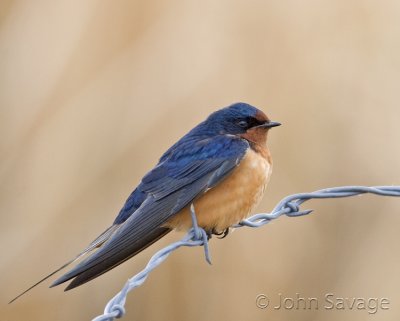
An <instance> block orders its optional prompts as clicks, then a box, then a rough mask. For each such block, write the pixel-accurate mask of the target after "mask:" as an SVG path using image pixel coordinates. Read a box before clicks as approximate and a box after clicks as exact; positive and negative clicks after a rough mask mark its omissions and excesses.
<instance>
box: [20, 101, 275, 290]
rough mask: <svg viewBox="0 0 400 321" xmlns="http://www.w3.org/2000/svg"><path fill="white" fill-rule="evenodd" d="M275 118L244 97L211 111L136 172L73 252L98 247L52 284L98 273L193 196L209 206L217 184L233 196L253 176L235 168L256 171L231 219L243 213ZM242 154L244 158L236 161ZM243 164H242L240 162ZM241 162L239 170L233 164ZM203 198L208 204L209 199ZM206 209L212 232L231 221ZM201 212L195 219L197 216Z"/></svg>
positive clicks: (160, 231)
mask: <svg viewBox="0 0 400 321" xmlns="http://www.w3.org/2000/svg"><path fill="white" fill-rule="evenodd" d="M278 125H280V124H279V123H275V122H271V121H270V120H269V119H268V118H267V116H266V115H265V114H264V113H263V112H261V111H260V110H258V109H257V108H255V107H253V106H251V105H248V104H245V103H236V104H233V105H231V106H229V107H226V108H223V109H221V110H218V111H216V112H214V113H212V114H211V115H210V116H209V117H208V118H207V119H206V120H205V121H203V122H202V123H200V124H199V125H198V126H196V127H195V128H193V129H192V130H191V131H189V132H188V133H187V134H186V135H185V136H183V137H182V138H181V139H180V140H179V141H178V142H177V143H175V144H174V145H173V146H172V147H171V148H169V149H168V150H167V151H166V152H165V153H164V154H163V155H162V156H161V158H160V160H159V162H158V164H157V165H156V166H155V167H154V168H153V169H152V170H151V171H150V172H149V173H147V174H146V175H145V176H144V177H143V179H142V181H141V182H140V184H139V185H138V186H137V187H136V189H135V190H134V191H133V192H132V194H131V195H130V196H129V197H128V199H127V201H126V202H125V204H124V206H123V208H122V209H121V211H120V212H119V214H118V216H117V217H116V218H115V220H114V222H113V225H112V226H111V227H110V228H109V229H107V230H106V231H105V232H103V233H102V234H101V235H100V236H99V237H98V238H97V239H96V240H94V241H93V242H92V243H91V244H90V245H89V246H88V247H87V248H86V249H85V250H84V251H83V252H82V253H81V254H79V255H78V256H77V258H79V257H81V255H83V254H86V253H88V252H90V251H91V250H93V249H94V248H96V247H99V249H98V250H97V251H96V252H94V253H93V254H92V255H90V256H89V257H88V258H87V259H86V260H84V261H82V262H81V263H79V264H78V265H77V266H75V267H74V268H73V269H72V270H71V271H69V272H68V273H66V274H64V275H63V276H62V277H60V278H59V279H57V280H56V281H55V282H54V283H53V284H52V286H55V285H58V284H61V283H63V282H65V281H68V280H70V279H73V281H72V282H71V283H70V284H69V286H68V287H67V290H68V289H71V288H74V287H76V286H79V285H81V284H83V283H85V282H87V281H89V280H91V279H93V278H95V277H97V276H99V275H101V274H103V273H105V272H106V271H108V270H110V269H112V268H113V267H115V266H117V265H119V264H121V263H122V262H124V261H125V260H127V259H129V258H130V257H132V256H134V255H136V254H137V253H139V252H140V251H142V250H143V249H145V248H146V247H147V246H149V245H151V244H152V243H154V242H155V241H157V240H158V239H159V238H160V237H162V236H164V235H165V234H166V233H168V232H169V231H170V230H171V228H175V227H176V226H175V225H173V224H172V223H171V222H172V221H173V220H174V219H177V218H178V217H179V215H183V216H184V218H186V214H185V209H187V208H188V206H189V205H190V204H191V203H192V202H194V201H196V202H197V201H198V204H200V207H204V206H205V207H206V208H208V205H207V204H206V202H207V199H210V201H209V202H215V201H216V200H218V198H219V195H220V194H218V193H220V192H218V190H221V189H222V192H221V193H224V199H225V198H226V197H227V195H228V194H229V193H233V192H235V191H230V190H228V189H229V188H230V186H233V187H234V188H236V189H238V193H239V194H238V195H239V197H240V195H241V193H242V192H241V191H242V190H243V186H242V185H241V181H243V182H252V181H253V180H252V179H250V178H246V179H245V180H241V177H242V176H241V175H256V176H254V178H255V179H254V182H255V184H259V185H255V186H251V187H250V186H249V188H248V189H247V194H248V195H249V196H248V197H249V199H250V200H251V201H246V200H243V201H241V202H240V204H242V205H240V206H243V210H241V209H237V210H235V212H237V213H234V215H236V216H235V217H233V218H232V219H234V220H236V219H237V218H240V217H241V215H243V214H247V211H250V209H251V206H252V204H251V202H258V200H259V199H260V196H261V195H262V193H263V191H264V188H265V185H266V183H267V182H268V179H269V174H270V165H271V164H270V162H271V160H270V155H269V151H268V150H267V148H266V137H267V136H266V135H267V132H268V129H269V128H271V127H274V126H278ZM249 151H251V152H249ZM247 155H250V156H247ZM257 155H258V156H257ZM246 157H247V161H246V162H245V161H243V160H244V159H245V158H246ZM243 163H245V164H246V165H240V164H243ZM240 166H241V167H242V168H243V170H239V171H238V170H237V168H239V167H240ZM235 169H236V171H235ZM233 173H236V174H233ZM243 173H244V174H243ZM257 175H259V176H257ZM228 177H230V178H229V179H227V178H228ZM227 181H229V182H228V183H226V182H227ZM222 182H225V183H223V184H225V185H226V187H227V188H225V187H220V188H219V187H217V186H223V184H222ZM246 184H247V183H246ZM214 187H215V189H214ZM211 189H212V191H211V192H208V191H210V190H211ZM216 191H217V192H216ZM227 193H228V194H227ZM210 195H211V196H210ZM232 195H233V194H232ZM234 197H235V198H236V194H235V196H234ZM249 202H250V203H249ZM217 203H218V202H217ZM219 203H221V202H219ZM209 205H210V206H211V207H210V208H211V209H212V208H213V205H214V203H212V204H209ZM220 205H221V204H219V205H218V206H220ZM222 205H224V204H222ZM231 205H232V204H231ZM234 209H235V208H234ZM216 211H217V210H216ZM241 211H243V213H242V212H241ZM206 212H208V214H210V215H209V217H210V221H209V222H208V223H206V224H205V226H207V227H206V228H207V229H209V230H208V232H209V233H214V227H216V226H217V225H218V226H219V227H221V226H222V228H224V229H225V228H227V227H229V226H230V225H229V224H232V222H233V221H232V219H231V220H225V219H224V218H222V220H223V222H222V223H221V224H219V223H218V222H216V221H215V220H216V219H218V217H219V216H221V215H225V214H224V212H223V211H222V212H221V210H219V212H218V211H217V212H215V213H214V214H213V215H211V213H209V211H208V210H207V211H206ZM230 212H231V210H229V211H228V212H227V214H226V215H229V214H230ZM221 213H222V214H221ZM208 214H207V213H206V214H205V215H206V217H205V218H204V217H203V218H202V219H203V221H204V220H206V219H207V215H208ZM179 220H180V218H179V219H178V221H179ZM229 222H231V223H229ZM171 224H172V225H171ZM224 224H225V225H224ZM71 262H72V261H71ZM66 265H67V264H66ZM66 265H64V266H66ZM64 266H63V267H64ZM52 274H54V272H53V273H52ZM52 274H50V275H52ZM46 278H47V277H46ZM46 278H44V279H43V280H45V279H46ZM43 280H41V281H39V282H38V283H37V284H39V283H40V282H42V281H43ZM28 290H29V289H28ZM24 293H25V292H24Z"/></svg>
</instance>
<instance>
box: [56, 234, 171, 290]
mask: <svg viewBox="0 0 400 321" xmlns="http://www.w3.org/2000/svg"><path fill="white" fill-rule="evenodd" d="M170 231H171V229H169V228H166V227H159V228H156V229H154V230H153V231H151V232H149V233H148V234H147V235H146V236H145V237H143V238H141V239H140V240H139V241H138V242H134V243H133V244H126V246H125V247H124V249H123V250H122V251H120V252H118V253H116V254H114V255H112V256H110V257H108V258H107V259H106V260H103V261H101V262H100V263H98V264H96V265H94V266H91V267H90V268H88V269H86V270H83V271H82V272H80V273H78V274H76V273H74V269H72V270H71V271H70V272H68V273H66V274H65V275H63V276H61V277H60V278H59V279H57V280H56V281H55V282H54V283H53V284H52V285H51V286H50V287H54V286H57V285H59V284H62V283H64V282H66V281H69V280H71V279H73V280H72V282H71V283H70V284H69V285H68V286H67V287H66V288H65V291H68V290H71V289H73V288H76V287H77V286H80V285H82V284H84V283H86V282H88V281H90V280H93V279H94V278H96V277H98V276H100V275H102V274H103V273H105V272H107V271H109V270H111V269H113V268H114V267H116V266H118V265H120V264H121V263H123V262H125V261H126V260H128V259H130V258H131V257H133V256H135V255H136V254H138V253H140V252H141V251H143V250H144V249H146V248H147V247H148V246H150V245H151V244H153V243H154V242H156V241H158V240H159V239H160V238H162V237H163V236H165V235H166V234H168V233H169V232H170ZM93 255H96V253H94V254H93ZM90 258H91V257H89V258H88V259H90ZM82 265H83V266H84V265H85V261H83V262H81V263H80V267H81V268H82Z"/></svg>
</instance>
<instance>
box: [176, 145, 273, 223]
mask: <svg viewBox="0 0 400 321" xmlns="http://www.w3.org/2000/svg"><path fill="white" fill-rule="evenodd" d="M268 156H269V155H268ZM269 159H270V157H265V155H264V156H262V155H261V154H260V153H257V152H255V151H253V150H252V149H250V150H249V151H248V152H247V153H246V155H245V156H244V158H243V160H242V161H241V162H240V164H239V165H238V167H237V168H235V169H234V170H233V171H232V173H231V174H230V175H229V176H228V177H227V178H226V179H225V180H224V181H222V182H221V183H220V184H218V185H217V186H215V187H214V188H212V189H210V190H209V191H208V192H206V193H205V194H204V195H202V196H201V197H199V198H198V199H196V200H195V201H194V207H195V211H196V216H197V221H198V224H199V226H201V227H203V228H204V229H206V230H212V229H214V230H216V231H223V230H225V229H226V228H227V227H229V226H232V225H234V224H237V223H238V222H240V221H241V220H243V219H244V218H246V217H247V216H249V214H250V213H251V211H252V210H253V209H254V207H255V206H256V205H257V204H258V203H259V201H260V200H261V198H262V196H263V194H264V191H265V187H266V185H267V183H268V181H269V177H270V174H271V170H272V166H271V164H270V160H269ZM168 225H169V226H170V227H175V228H178V229H188V228H190V227H191V226H192V222H191V219H190V213H189V208H188V207H186V208H184V209H183V210H182V211H180V212H179V213H177V214H176V215H175V216H174V217H173V218H172V219H171V220H170V221H169V224H168Z"/></svg>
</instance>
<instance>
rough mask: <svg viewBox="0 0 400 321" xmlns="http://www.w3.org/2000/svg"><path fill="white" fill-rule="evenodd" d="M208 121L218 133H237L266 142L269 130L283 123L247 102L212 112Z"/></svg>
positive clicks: (255, 141)
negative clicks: (270, 117) (271, 118)
mask: <svg viewBox="0 0 400 321" xmlns="http://www.w3.org/2000/svg"><path fill="white" fill-rule="evenodd" d="M206 123H207V124H208V126H210V128H212V129H213V131H215V133H216V134H222V135H223V134H226V135H236V136H239V137H241V138H244V139H247V140H248V141H250V142H254V143H262V142H264V141H265V140H266V137H267V133H268V130H269V129H270V128H272V127H276V126H280V125H281V124H280V123H278V122H274V121H271V120H270V119H269V118H268V117H267V115H265V114H264V112H262V111H261V110H259V109H257V108H256V107H253V106H251V105H249V104H246V103H235V104H233V105H231V106H228V107H226V108H223V109H220V110H218V111H216V112H214V113H212V114H211V115H210V116H209V117H208V118H207V120H206Z"/></svg>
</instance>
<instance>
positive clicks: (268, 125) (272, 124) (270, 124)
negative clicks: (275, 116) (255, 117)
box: [253, 121, 282, 128]
mask: <svg viewBox="0 0 400 321" xmlns="http://www.w3.org/2000/svg"><path fill="white" fill-rule="evenodd" d="M280 125H282V124H281V123H278V122H277V121H268V122H265V123H264V124H262V125H258V126H256V127H253V128H272V127H277V126H280Z"/></svg>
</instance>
